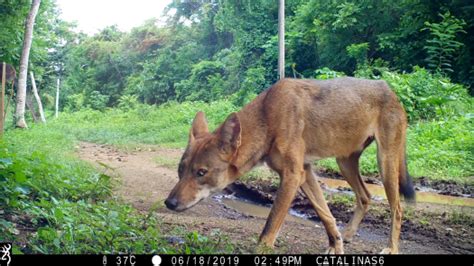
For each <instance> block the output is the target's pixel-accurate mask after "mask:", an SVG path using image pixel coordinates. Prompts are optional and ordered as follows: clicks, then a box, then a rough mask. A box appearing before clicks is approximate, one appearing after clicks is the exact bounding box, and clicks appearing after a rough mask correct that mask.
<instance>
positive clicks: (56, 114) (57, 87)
mask: <svg viewBox="0 0 474 266" xmlns="http://www.w3.org/2000/svg"><path fill="white" fill-rule="evenodd" d="M58 113H59V79H58V82H57V83H56V108H55V111H54V117H56V118H57V117H58Z"/></svg>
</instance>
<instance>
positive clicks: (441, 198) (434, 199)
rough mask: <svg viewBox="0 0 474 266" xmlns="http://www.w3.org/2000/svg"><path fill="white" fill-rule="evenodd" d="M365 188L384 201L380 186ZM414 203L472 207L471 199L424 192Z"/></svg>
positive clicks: (332, 183)
mask: <svg viewBox="0 0 474 266" xmlns="http://www.w3.org/2000/svg"><path fill="white" fill-rule="evenodd" d="M320 180H321V181H322V182H323V183H324V184H326V185H327V186H328V187H329V188H331V189H337V188H338V187H344V188H347V187H350V186H349V184H348V183H347V182H346V181H345V180H339V179H331V178H320ZM366 186H367V189H368V190H369V191H370V194H372V196H375V197H378V198H382V199H386V197H385V190H384V188H383V187H382V186H379V185H374V184H366ZM416 201H417V202H427V203H437V204H446V205H459V206H468V207H474V199H473V198H463V197H453V196H447V195H440V194H437V193H433V192H424V191H417V192H416Z"/></svg>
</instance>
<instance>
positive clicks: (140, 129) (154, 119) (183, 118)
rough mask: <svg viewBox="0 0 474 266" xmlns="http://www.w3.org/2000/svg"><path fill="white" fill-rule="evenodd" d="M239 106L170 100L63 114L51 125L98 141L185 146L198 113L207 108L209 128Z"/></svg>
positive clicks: (65, 131)
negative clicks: (155, 103)
mask: <svg viewBox="0 0 474 266" xmlns="http://www.w3.org/2000/svg"><path fill="white" fill-rule="evenodd" d="M236 110H237V108H236V107H235V106H234V105H232V103H231V102H229V101H225V100H221V101H217V102H214V103H212V104H208V103H201V102H196V103H189V102H185V103H181V104H178V103H167V104H164V105H161V106H159V107H156V106H148V105H139V106H138V107H137V108H136V109H134V110H131V111H128V112H125V111H121V110H119V109H110V110H108V111H106V112H100V111H93V110H84V111H81V112H76V113H72V114H68V113H62V114H61V118H60V119H59V120H57V121H53V122H52V123H51V126H54V127H55V128H59V129H61V131H62V132H64V134H66V135H72V136H74V137H75V138H77V139H80V140H87V141H91V142H97V143H107V144H114V145H117V146H130V145H140V144H158V145H161V146H166V147H183V146H185V145H186V143H187V138H188V132H189V125H190V124H191V123H192V121H193V119H194V116H195V114H196V112H198V111H204V112H205V113H206V116H207V119H208V121H209V127H210V129H213V128H215V127H216V126H217V124H218V123H220V122H222V121H224V120H225V118H226V117H227V115H229V114H230V113H231V112H233V111H236Z"/></svg>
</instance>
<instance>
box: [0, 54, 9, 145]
mask: <svg viewBox="0 0 474 266" xmlns="http://www.w3.org/2000/svg"><path fill="white" fill-rule="evenodd" d="M6 82H7V64H6V63H5V62H3V64H2V94H1V96H0V98H1V99H0V112H1V113H0V114H1V115H0V116H1V117H0V136H3V127H4V125H5V115H4V114H5V106H4V103H5V83H6Z"/></svg>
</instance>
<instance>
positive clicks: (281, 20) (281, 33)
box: [278, 0, 285, 79]
mask: <svg viewBox="0 0 474 266" xmlns="http://www.w3.org/2000/svg"><path fill="white" fill-rule="evenodd" d="M278 76H279V79H282V78H284V77H285V0H279V3H278Z"/></svg>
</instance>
